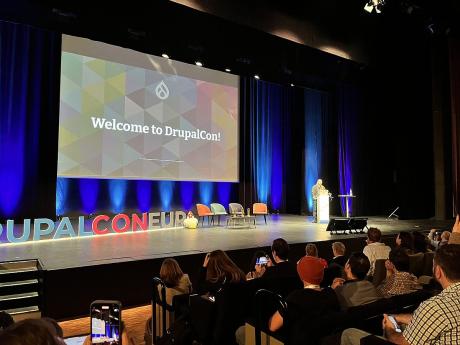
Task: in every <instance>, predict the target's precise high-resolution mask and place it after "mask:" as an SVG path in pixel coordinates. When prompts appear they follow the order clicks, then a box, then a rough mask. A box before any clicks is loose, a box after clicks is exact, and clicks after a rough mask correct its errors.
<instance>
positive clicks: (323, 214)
mask: <svg viewBox="0 0 460 345" xmlns="http://www.w3.org/2000/svg"><path fill="white" fill-rule="evenodd" d="M316 202H317V209H316V222H317V223H321V222H329V192H328V191H327V190H326V191H324V192H322V193H321V194H320V195H319V197H318V199H316Z"/></svg>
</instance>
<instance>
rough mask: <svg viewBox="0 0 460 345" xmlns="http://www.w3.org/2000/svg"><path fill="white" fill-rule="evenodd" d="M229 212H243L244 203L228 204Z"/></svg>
mask: <svg viewBox="0 0 460 345" xmlns="http://www.w3.org/2000/svg"><path fill="white" fill-rule="evenodd" d="M228 212H230V214H232V215H235V214H243V213H244V208H243V205H241V204H238V203H236V202H231V203H230V204H228Z"/></svg>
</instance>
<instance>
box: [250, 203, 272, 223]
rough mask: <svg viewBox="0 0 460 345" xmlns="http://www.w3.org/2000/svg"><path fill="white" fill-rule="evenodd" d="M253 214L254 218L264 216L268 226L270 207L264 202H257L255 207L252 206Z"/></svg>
mask: <svg viewBox="0 0 460 345" xmlns="http://www.w3.org/2000/svg"><path fill="white" fill-rule="evenodd" d="M252 214H253V215H254V216H258V215H261V216H262V215H263V216H264V220H265V224H267V214H268V207H267V205H266V204H264V203H262V202H256V203H255V204H254V205H252Z"/></svg>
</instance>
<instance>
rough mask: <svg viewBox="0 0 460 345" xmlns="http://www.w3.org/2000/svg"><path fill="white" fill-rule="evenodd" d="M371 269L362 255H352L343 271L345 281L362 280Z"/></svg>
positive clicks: (365, 257) (367, 260)
mask: <svg viewBox="0 0 460 345" xmlns="http://www.w3.org/2000/svg"><path fill="white" fill-rule="evenodd" d="M370 268H371V264H370V262H369V259H368V258H367V256H366V255H364V254H363V253H358V252H356V253H352V254H351V255H350V258H349V259H348V261H347V263H346V265H345V268H344V271H345V274H346V278H347V280H353V279H358V280H363V279H364V278H366V275H367V272H369V269H370Z"/></svg>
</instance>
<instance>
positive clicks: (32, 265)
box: [0, 260, 44, 316]
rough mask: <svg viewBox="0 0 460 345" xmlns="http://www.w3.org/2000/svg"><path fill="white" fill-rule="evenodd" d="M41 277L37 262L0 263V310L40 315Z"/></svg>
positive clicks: (39, 266) (18, 313)
mask: <svg viewBox="0 0 460 345" xmlns="http://www.w3.org/2000/svg"><path fill="white" fill-rule="evenodd" d="M43 277H44V275H43V274H42V269H41V265H40V262H39V261H38V260H18V261H7V262H0V280H1V283H0V310H6V311H11V313H13V314H17V315H26V314H30V315H35V316H36V315H39V314H41V311H40V306H41V305H42V300H43V298H42V296H41V294H42V282H43Z"/></svg>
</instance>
